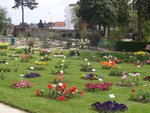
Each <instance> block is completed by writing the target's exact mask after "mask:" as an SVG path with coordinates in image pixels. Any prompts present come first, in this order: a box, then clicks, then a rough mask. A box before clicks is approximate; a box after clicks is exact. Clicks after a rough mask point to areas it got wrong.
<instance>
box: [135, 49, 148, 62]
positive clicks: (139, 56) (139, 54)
mask: <svg viewBox="0 0 150 113" xmlns="http://www.w3.org/2000/svg"><path fill="white" fill-rule="evenodd" d="M134 57H135V59H136V60H140V61H145V60H147V59H148V58H149V53H148V52H144V51H139V52H135V53H134Z"/></svg>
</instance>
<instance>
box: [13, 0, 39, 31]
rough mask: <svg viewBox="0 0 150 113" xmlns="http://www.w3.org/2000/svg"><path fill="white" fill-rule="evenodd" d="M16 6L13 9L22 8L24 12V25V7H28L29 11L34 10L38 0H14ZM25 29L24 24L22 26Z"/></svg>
mask: <svg viewBox="0 0 150 113" xmlns="http://www.w3.org/2000/svg"><path fill="white" fill-rule="evenodd" d="M14 1H15V5H14V6H13V7H12V8H19V7H21V10H22V23H24V7H28V8H29V9H31V10H32V9H34V8H36V7H37V5H38V3H37V2H36V0H14ZM22 29H23V24H22Z"/></svg>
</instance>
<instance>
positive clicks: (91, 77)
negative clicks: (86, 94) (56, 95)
mask: <svg viewBox="0 0 150 113" xmlns="http://www.w3.org/2000/svg"><path fill="white" fill-rule="evenodd" d="M102 78H103V77H102V76H98V75H96V74H93V73H89V74H82V76H81V79H84V80H98V79H102Z"/></svg>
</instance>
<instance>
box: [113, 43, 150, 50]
mask: <svg viewBox="0 0 150 113" xmlns="http://www.w3.org/2000/svg"><path fill="white" fill-rule="evenodd" d="M147 44H150V42H121V41H120V42H116V44H115V50H117V51H132V52H137V51H144V50H145V47H146V45H147Z"/></svg>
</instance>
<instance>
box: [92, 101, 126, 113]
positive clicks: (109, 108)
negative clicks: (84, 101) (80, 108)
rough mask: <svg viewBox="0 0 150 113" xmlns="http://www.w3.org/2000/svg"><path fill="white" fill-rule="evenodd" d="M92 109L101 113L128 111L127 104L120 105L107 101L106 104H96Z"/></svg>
mask: <svg viewBox="0 0 150 113" xmlns="http://www.w3.org/2000/svg"><path fill="white" fill-rule="evenodd" d="M91 107H92V108H94V109H95V110H97V111H98V112H99V113H115V112H125V111H126V110H127V109H128V108H127V106H126V105H125V104H119V103H117V102H115V101H106V102H104V103H100V102H95V103H93V104H92V105H91Z"/></svg>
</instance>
